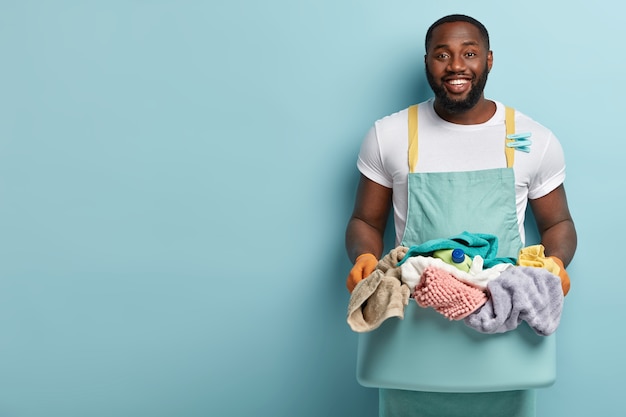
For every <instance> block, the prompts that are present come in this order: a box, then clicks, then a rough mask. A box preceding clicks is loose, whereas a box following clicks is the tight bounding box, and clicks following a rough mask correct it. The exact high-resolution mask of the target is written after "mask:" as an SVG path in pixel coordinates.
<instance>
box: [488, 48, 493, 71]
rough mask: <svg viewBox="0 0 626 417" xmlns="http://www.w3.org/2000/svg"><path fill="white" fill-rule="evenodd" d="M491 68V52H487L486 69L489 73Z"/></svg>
mask: <svg viewBox="0 0 626 417" xmlns="http://www.w3.org/2000/svg"><path fill="white" fill-rule="evenodd" d="M492 66H493V51H489V53H488V54H487V69H488V70H489V71H491V67H492Z"/></svg>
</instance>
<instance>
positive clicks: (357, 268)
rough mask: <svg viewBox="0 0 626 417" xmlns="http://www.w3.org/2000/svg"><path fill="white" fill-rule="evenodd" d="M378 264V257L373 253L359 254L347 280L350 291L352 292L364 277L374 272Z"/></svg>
mask: <svg viewBox="0 0 626 417" xmlns="http://www.w3.org/2000/svg"><path fill="white" fill-rule="evenodd" d="M377 264H378V259H376V257H375V256H374V255H373V254H371V253H364V254H362V255H359V256H358V257H357V258H356V261H355V262H354V266H353V267H352V269H351V270H350V274H349V275H348V279H347V281H346V287H348V291H349V292H350V293H352V291H354V287H356V284H358V283H359V282H361V281H362V280H363V278H366V277H367V276H369V274H371V273H372V272H374V269H376V265H377Z"/></svg>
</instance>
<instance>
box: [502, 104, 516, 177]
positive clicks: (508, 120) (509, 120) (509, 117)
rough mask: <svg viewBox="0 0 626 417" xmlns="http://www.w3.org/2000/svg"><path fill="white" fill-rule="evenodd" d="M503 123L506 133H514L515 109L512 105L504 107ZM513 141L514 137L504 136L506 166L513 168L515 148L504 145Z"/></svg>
mask: <svg viewBox="0 0 626 417" xmlns="http://www.w3.org/2000/svg"><path fill="white" fill-rule="evenodd" d="M504 124H505V126H506V135H507V136H509V135H512V134H514V133H515V109H514V108H512V107H508V106H507V107H505V113H504ZM511 142H515V139H509V138H506V141H505V145H504V154H505V155H506V167H507V168H513V162H514V159H515V148H510V147H508V146H506V145H507V144H509V143H511Z"/></svg>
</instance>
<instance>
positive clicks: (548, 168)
mask: <svg viewBox="0 0 626 417" xmlns="http://www.w3.org/2000/svg"><path fill="white" fill-rule="evenodd" d="M433 103H434V99H430V100H428V101H425V102H423V103H420V104H419V118H418V161H417V166H416V172H459V171H478V170H484V169H493V168H505V167H506V157H505V154H504V141H505V136H506V132H505V126H504V113H505V110H504V109H505V107H504V105H503V104H502V103H499V102H495V103H496V106H497V109H496V113H495V114H494V115H493V117H492V118H491V119H489V120H488V121H487V122H485V123H481V124H477V125H459V124H454V123H450V122H447V121H445V120H443V119H441V118H440V117H439V116H438V115H437V113H435V110H434V108H433ZM515 132H516V133H525V132H530V133H531V136H530V138H529V139H530V140H531V141H532V144H531V145H530V152H528V153H526V152H522V151H515V162H514V165H513V169H514V172H515V195H516V204H517V218H518V223H519V230H520V237H521V239H522V243H525V233H524V217H525V213H526V205H527V201H528V199H529V198H530V199H536V198H540V197H543V196H544V195H546V194H548V193H550V192H551V191H552V190H554V189H555V188H557V187H558V186H559V185H561V184H562V183H563V181H564V180H565V158H564V155H563V149H562V147H561V144H560V143H559V141H558V139H557V138H556V137H555V136H554V134H553V133H552V132H551V131H550V130H549V129H547V128H546V127H544V126H542V125H541V124H539V123H537V122H535V121H534V120H532V119H531V118H529V117H528V116H526V115H524V114H522V113H520V112H518V111H516V112H515ZM407 155H408V109H404V110H402V111H400V112H397V113H394V114H392V115H390V116H387V117H384V118H382V119H380V120H378V121H376V122H375V123H374V126H373V127H372V128H371V129H370V130H369V131H368V133H367V135H366V136H365V139H364V141H363V144H362V146H361V151H360V153H359V158H358V161H357V167H358V169H359V171H361V173H362V174H363V175H365V176H366V177H367V178H369V179H370V180H372V181H374V182H376V183H378V184H380V185H382V186H384V187H388V188H392V189H393V208H394V221H395V227H396V244H399V243H400V242H402V236H403V235H404V228H405V224H406V212H407V205H408V202H407V193H408V191H407V178H408V173H409V167H408V156H407Z"/></svg>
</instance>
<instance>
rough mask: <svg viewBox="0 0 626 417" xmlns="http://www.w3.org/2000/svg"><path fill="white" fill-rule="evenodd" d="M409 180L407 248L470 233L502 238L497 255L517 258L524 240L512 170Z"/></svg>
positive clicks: (418, 176) (440, 174)
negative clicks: (521, 233) (465, 231)
mask: <svg viewBox="0 0 626 417" xmlns="http://www.w3.org/2000/svg"><path fill="white" fill-rule="evenodd" d="M503 147H504V145H503ZM408 181H409V184H408V212H407V218H406V220H407V224H406V228H405V231H404V236H403V238H402V246H406V247H411V246H412V245H420V244H422V243H425V242H428V241H430V240H435V239H442V238H443V239H447V238H449V237H450V236H456V235H458V234H460V233H462V232H463V231H464V230H467V231H470V232H472V233H485V234H490V235H494V236H497V237H498V245H497V248H496V251H497V254H496V255H494V256H493V257H512V258H514V257H517V256H518V254H519V251H520V249H521V248H522V239H521V238H520V234H519V222H518V218H517V206H516V204H515V173H514V172H513V169H512V168H500V169H486V170H481V171H470V172H428V173H411V174H409V178H408Z"/></svg>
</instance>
